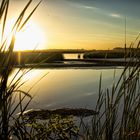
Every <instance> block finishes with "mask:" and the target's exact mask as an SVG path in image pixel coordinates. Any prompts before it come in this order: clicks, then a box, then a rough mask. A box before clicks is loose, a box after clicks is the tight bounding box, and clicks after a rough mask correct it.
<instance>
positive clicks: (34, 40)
mask: <svg viewBox="0 0 140 140" xmlns="http://www.w3.org/2000/svg"><path fill="white" fill-rule="evenodd" d="M45 44H46V39H45V36H44V34H43V32H42V31H41V29H40V28H39V27H38V26H36V25H35V24H28V25H27V26H26V27H25V29H24V30H22V31H20V32H18V33H17V34H16V41H15V47H14V49H15V50H19V51H23V50H34V49H39V50H41V49H43V48H44V46H45Z"/></svg>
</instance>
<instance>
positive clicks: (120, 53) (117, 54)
mask: <svg viewBox="0 0 140 140" xmlns="http://www.w3.org/2000/svg"><path fill="white" fill-rule="evenodd" d="M136 53H137V54H138V55H137V57H140V49H136V48H135V49H127V50H126V52H125V49H123V48H121V49H120V48H118V49H113V50H100V51H93V52H87V53H85V54H84V56H83V57H84V58H85V59H92V58H124V57H127V58H130V57H134V56H135V54H136Z"/></svg>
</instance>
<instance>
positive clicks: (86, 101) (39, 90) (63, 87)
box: [10, 67, 123, 109]
mask: <svg viewBox="0 0 140 140" xmlns="http://www.w3.org/2000/svg"><path fill="white" fill-rule="evenodd" d="M16 71H18V69H16V70H15V71H14V72H13V74H12V75H11V77H10V79H11V78H12V77H13V75H14V74H15V73H16ZM122 71H123V69H122V68H119V67H117V68H112V67H106V68H105V67H103V68H101V67H99V68H97V67H96V68H94V67H92V68H88V69H87V68H79V69H74V68H71V69H69V68H68V69H33V70H31V71H30V72H28V73H27V74H26V75H25V76H24V77H23V79H22V82H23V81H26V82H25V84H24V85H23V86H22V87H21V89H22V90H24V91H28V90H29V89H30V88H31V87H32V86H33V88H32V89H31V91H30V94H31V95H32V96H34V98H33V100H32V102H31V103H30V105H29V107H28V109H31V108H34V109H40V108H41V109H56V108H90V109H94V108H95V105H96V101H97V98H98V91H99V81H100V75H101V74H102V89H103V90H105V89H106V88H110V87H111V86H112V83H113V81H114V72H115V75H116V76H115V77H116V78H115V80H117V79H118V78H119V76H120V74H121V72H122ZM21 73H22V72H21ZM44 75H45V77H43V76H44ZM41 77H43V78H42V79H41Z"/></svg>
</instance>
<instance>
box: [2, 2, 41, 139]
mask: <svg viewBox="0 0 140 140" xmlns="http://www.w3.org/2000/svg"><path fill="white" fill-rule="evenodd" d="M15 2H16V1H15ZM9 3H10V0H2V1H1V2H0V25H1V33H2V34H1V44H0V58H1V61H0V139H1V140H8V139H10V137H11V136H12V134H13V124H14V121H15V120H16V121H17V118H15V112H16V110H17V109H20V111H21V113H22V112H23V111H24V110H25V109H26V107H27V105H28V103H29V102H30V101H31V99H32V97H31V96H30V95H29V93H28V92H24V91H22V90H20V87H21V86H22V84H23V83H21V79H22V77H23V76H24V75H25V74H26V73H27V72H28V71H24V72H23V74H22V75H21V76H20V77H18V78H17V75H18V74H19V73H20V71H21V69H19V70H18V72H17V73H16V74H15V76H14V77H13V79H12V80H11V81H10V83H9V81H8V80H9V76H10V73H11V72H12V70H13V69H14V60H13V52H14V45H15V36H16V33H17V32H20V31H21V30H22V29H23V27H24V25H25V24H26V23H27V22H28V20H29V19H30V17H31V16H32V14H33V13H34V12H35V10H36V9H37V7H38V6H39V4H40V3H41V1H40V2H39V3H38V4H37V5H36V7H35V8H34V9H33V10H32V11H31V12H30V13H28V15H27V16H26V17H25V13H26V11H27V9H28V7H29V6H30V5H31V3H32V0H29V2H28V3H27V4H26V6H25V7H24V8H23V10H22V11H21V13H19V16H18V17H17V19H16V21H15V23H14V25H13V27H12V28H9V35H8V36H7V37H4V34H5V26H6V23H7V20H8V10H9ZM17 14H18V13H17ZM11 36H12V37H11ZM10 37H11V39H10V43H8V40H9V38H10ZM23 41H24V40H23ZM21 43H22V42H21ZM15 79H17V80H15ZM15 95H16V96H19V97H20V98H19V101H18V102H15V100H14V96H15ZM25 98H29V101H28V103H27V105H25V106H22V102H23V100H24V99H25Z"/></svg>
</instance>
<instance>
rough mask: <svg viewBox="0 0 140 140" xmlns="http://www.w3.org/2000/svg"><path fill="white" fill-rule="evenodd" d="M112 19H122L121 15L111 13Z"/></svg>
mask: <svg viewBox="0 0 140 140" xmlns="http://www.w3.org/2000/svg"><path fill="white" fill-rule="evenodd" d="M109 15H110V16H111V17H113V18H122V17H121V15H119V14H115V13H111V14H109Z"/></svg>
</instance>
